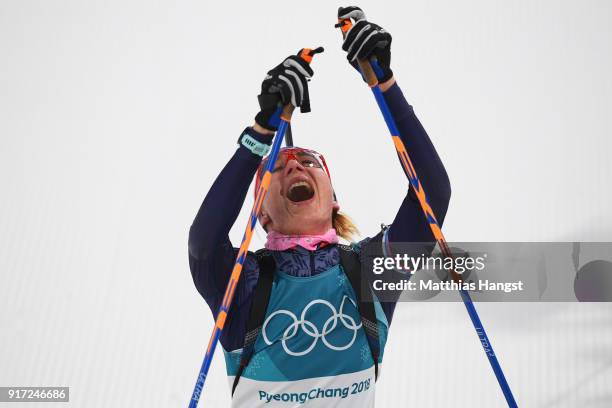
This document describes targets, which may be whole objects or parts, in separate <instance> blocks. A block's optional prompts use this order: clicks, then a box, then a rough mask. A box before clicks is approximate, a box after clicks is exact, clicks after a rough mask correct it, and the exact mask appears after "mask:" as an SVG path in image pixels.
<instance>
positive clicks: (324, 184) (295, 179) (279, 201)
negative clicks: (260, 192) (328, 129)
mask: <svg viewBox="0 0 612 408" xmlns="http://www.w3.org/2000/svg"><path fill="white" fill-rule="evenodd" d="M339 208H340V207H339V206H338V203H337V202H336V201H335V200H334V191H333V188H332V185H331V180H330V179H329V176H328V175H327V173H326V172H325V169H324V168H323V164H322V163H321V161H320V160H319V159H318V158H317V157H316V156H315V155H312V154H310V153H308V152H298V153H293V154H292V153H285V152H281V154H280V155H279V157H278V159H277V161H276V166H275V168H274V171H273V172H272V179H271V181H270V187H269V190H268V194H266V197H265V199H264V201H263V203H262V206H261V211H260V216H259V221H260V222H261V224H262V225H264V226H265V228H266V230H267V231H276V232H279V233H281V234H286V235H295V234H322V233H324V232H326V231H327V230H328V229H330V228H331V227H332V213H333V211H334V210H338V209H339Z"/></svg>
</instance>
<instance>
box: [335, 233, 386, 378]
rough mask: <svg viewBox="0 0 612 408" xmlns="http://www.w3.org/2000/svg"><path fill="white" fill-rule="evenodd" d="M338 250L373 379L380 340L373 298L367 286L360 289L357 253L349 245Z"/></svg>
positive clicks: (376, 368) (341, 246) (375, 373)
mask: <svg viewBox="0 0 612 408" xmlns="http://www.w3.org/2000/svg"><path fill="white" fill-rule="evenodd" d="M338 251H339V252H340V263H341V264H342V268H343V269H344V273H345V274H346V276H347V277H348V279H349V282H350V283H351V286H352V287H353V291H354V292H355V296H356V297H357V305H358V309H359V314H360V315H361V322H362V324H363V328H364V330H365V333H366V338H367V339H368V344H369V345H370V352H371V353H372V359H373V360H374V380H375V381H376V380H377V379H378V356H379V355H380V340H379V333H378V320H377V319H376V311H375V309H374V299H373V297H372V291H371V290H370V288H369V287H366V288H364V290H363V291H362V287H361V283H362V278H361V260H360V259H359V254H358V253H357V252H355V250H353V248H351V247H350V246H346V245H338Z"/></svg>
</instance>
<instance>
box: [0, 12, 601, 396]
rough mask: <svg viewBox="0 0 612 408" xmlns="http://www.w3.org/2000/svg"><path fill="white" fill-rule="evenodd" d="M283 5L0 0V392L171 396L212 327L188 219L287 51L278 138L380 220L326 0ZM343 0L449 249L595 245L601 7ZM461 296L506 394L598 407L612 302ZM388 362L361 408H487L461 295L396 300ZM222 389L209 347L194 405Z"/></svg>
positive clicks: (387, 200) (388, 168) (393, 192)
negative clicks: (377, 33) (428, 178)
mask: <svg viewBox="0 0 612 408" xmlns="http://www.w3.org/2000/svg"><path fill="white" fill-rule="evenodd" d="M289 4H290V3H287V2H281V1H268V2H265V3H262V2H244V3H240V4H239V3H236V2H204V1H190V0H187V1H178V2H159V1H137V0H124V1H117V0H110V1H91V0H88V1H76V0H56V1H34V0H20V1H16V0H13V1H11V0H0V197H1V199H0V386H41V385H46V386H70V387H71V406H75V407H108V406H112V407H128V406H130V407H134V406H138V407H141V406H143V407H144V406H146V407H177V406H186V405H187V403H188V400H189V398H190V395H191V391H192V388H193V385H194V382H195V379H196V375H197V372H198V370H199V367H200V364H201V359H202V356H203V353H204V349H205V347H206V344H207V342H208V336H209V333H210V331H211V327H212V325H213V321H212V318H211V316H210V312H209V310H208V307H207V306H206V304H205V303H204V301H203V300H202V299H201V298H200V297H199V295H198V293H197V292H196V290H195V288H194V286H193V283H192V281H191V276H190V273H189V267H188V263H187V233H188V228H189V226H190V224H191V221H192V219H193V217H194V215H195V212H196V210H197V208H198V207H199V205H200V203H201V200H202V198H203V197H204V195H205V193H206V191H207V189H208V187H209V186H210V185H211V183H212V182H213V180H214V178H215V176H216V174H217V173H218V171H219V170H220V169H221V168H222V166H223V165H224V163H225V162H226V161H227V160H228V158H229V157H230V156H231V154H232V152H233V151H234V149H235V141H236V139H237V137H238V135H239V134H240V132H241V131H242V129H243V128H244V127H245V126H246V125H249V124H251V123H252V117H253V116H254V114H255V113H256V111H257V103H256V95H257V93H258V91H259V84H260V82H261V80H262V79H263V76H264V75H265V72H266V71H267V70H268V69H269V68H271V67H273V66H274V65H276V64H277V63H278V62H279V61H280V60H281V59H282V58H284V57H285V56H286V55H288V54H290V53H294V52H296V51H297V50H298V49H299V48H302V47H316V46H319V45H324V46H325V47H326V53H325V54H323V55H322V56H320V57H317V58H316V60H315V62H314V64H313V67H314V69H315V77H314V80H313V82H311V98H312V108H313V112H312V113H311V114H308V115H299V114H296V117H295V120H294V136H295V138H296V140H297V141H298V143H299V144H303V145H308V146H309V147H313V148H316V149H318V150H320V151H322V152H324V153H325V155H326V158H327V161H328V163H329V165H330V170H331V172H332V176H333V179H334V185H335V188H336V191H337V193H338V197H339V198H340V200H341V204H342V205H343V208H344V210H345V211H346V212H347V213H349V214H350V215H351V216H352V217H353V218H354V219H355V220H356V221H357V223H358V225H359V227H360V228H361V230H362V231H363V232H364V233H365V235H371V234H374V233H375V232H376V231H377V230H378V228H379V224H380V223H381V222H390V221H391V220H392V219H393V216H394V214H395V211H396V209H397V207H398V205H399V204H400V202H401V199H402V198H403V195H404V189H405V187H406V181H405V178H404V176H403V173H402V171H401V168H400V165H399V163H398V162H397V160H396V157H395V153H394V149H393V146H392V143H391V142H390V141H389V140H388V137H387V132H386V128H385V125H384V122H383V120H382V118H381V117H380V115H379V113H378V111H377V108H376V106H375V103H374V101H373V99H372V97H371V94H370V92H369V91H368V90H367V88H366V87H365V85H364V84H362V83H361V82H360V80H359V79H358V77H357V75H356V74H355V73H354V72H352V68H350V67H349V66H348V64H346V62H345V61H344V55H343V53H342V51H341V50H340V34H339V32H338V31H337V30H335V29H334V28H333V24H334V23H335V13H336V9H337V7H338V5H339V4H334V3H330V2H327V1H314V2H309V3H307V4H303V5H302V4H300V5H298V4H294V3H291V4H292V5H291V6H289ZM360 5H361V6H362V7H363V8H364V10H365V11H366V14H367V15H368V17H369V18H370V19H371V20H372V21H374V22H377V23H379V24H380V25H382V26H383V27H385V28H386V29H387V30H388V31H390V32H391V33H392V34H393V36H394V40H393V64H392V66H393V69H394V71H395V73H396V77H397V79H398V82H399V84H400V85H401V87H402V89H403V91H404V93H405V95H406V96H407V98H408V100H409V101H410V102H411V103H412V104H413V105H414V107H415V110H416V112H417V114H418V116H419V118H420V119H421V121H422V122H423V124H424V125H425V127H426V129H427V130H428V132H429V134H430V136H431V138H432V139H433V141H434V143H435V145H436V147H437V149H438V152H439V153H440V156H441V157H442V159H443V161H444V163H445V165H446V167H447V170H448V173H449V175H450V177H451V182H452V187H453V197H452V201H451V205H450V210H449V212H448V215H447V221H446V223H445V226H444V230H445V234H446V236H447V237H448V239H449V240H451V241H578V240H582V241H588V240H601V241H610V240H612V215H610V208H611V207H612V194H610V190H609V179H610V176H611V175H612V164H611V163H610V160H609V152H610V149H611V147H612V142H611V141H610V136H611V134H610V133H611V132H610V131H611V129H612V123H611V121H612V116H611V115H610V108H611V107H612V80H611V76H610V72H612V54H611V53H610V50H611V49H612V3H610V2H608V1H604V0H587V1H581V2H578V1H568V0H564V1H552V0H542V1H537V2H532V1H527V0H520V1H514V2H507V1H501V0H494V1H490V0H489V1H485V0H469V1H463V2H455V1H451V0H437V1H425V0H416V1H411V2H399V1H398V2H384V3H382V2H374V1H362V2H361V3H360ZM251 197H252V195H249V200H248V201H247V203H246V204H245V207H244V211H243V212H242V214H241V216H240V218H239V219H238V221H237V223H236V225H235V228H234V229H233V230H232V234H231V238H232V239H233V241H234V242H236V243H238V242H239V241H240V238H241V237H242V234H243V230H244V225H245V223H246V219H247V216H248V211H249V210H250V207H251V204H252V201H251V200H252V198H251ZM262 242H263V232H262V230H259V233H258V235H257V236H256V237H255V238H254V240H253V243H252V248H258V247H261V245H262ZM477 308H478V310H479V312H480V315H481V319H482V321H483V323H484V325H485V327H486V329H487V331H488V334H489V336H490V338H491V340H492V342H493V346H494V347H495V350H496V352H497V354H498V356H499V358H500V361H501V364H502V367H503V369H504V371H505V373H506V376H507V378H508V379H509V382H510V384H511V386H512V389H513V390H514V393H515V396H516V398H517V401H518V402H519V404H520V405H521V406H525V407H576V406H581V407H604V406H610V405H611V404H612V391H611V388H610V384H612V324H611V323H612V305H610V304H577V303H573V304H571V303H556V304H550V303H549V304H543V303H542V304H478V305H477ZM385 357H386V358H385V363H384V367H383V372H382V377H381V380H380V382H379V383H378V386H377V400H378V406H381V407H387V406H402V407H404V406H419V407H446V406H471V407H492V406H504V401H503V397H502V394H501V392H500V391H499V389H498V387H497V384H496V381H495V378H494V376H493V374H492V372H491V369H490V367H489V365H488V362H487V359H486V358H485V356H484V355H483V352H482V349H481V347H480V344H479V342H478V340H477V338H476V336H475V334H474V332H473V328H472V326H471V324H470V322H469V320H468V317H467V315H466V313H465V310H464V307H463V305H462V304H461V303H453V304H448V303H444V304H442V303H440V304H436V303H432V304H428V303H423V304H403V305H400V306H399V307H398V308H397V311H396V314H395V319H394V322H393V326H392V329H391V332H390V341H389V343H388V346H387V351H386V356H385ZM228 401H229V391H228V387H227V381H226V378H225V369H224V362H223V358H222V353H220V350H218V352H217V354H216V356H215V360H214V363H213V366H212V368H211V375H210V377H209V379H208V381H207V384H206V388H205V392H204V397H203V400H202V402H201V406H208V407H210V406H214V407H219V406H227V405H228ZM27 405H28V404H24V406H27Z"/></svg>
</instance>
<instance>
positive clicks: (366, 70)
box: [357, 59, 378, 88]
mask: <svg viewBox="0 0 612 408" xmlns="http://www.w3.org/2000/svg"><path fill="white" fill-rule="evenodd" d="M357 63H358V64H359V69H360V70H361V73H362V74H363V79H365V81H366V83H367V84H368V86H369V87H370V88H374V87H375V86H376V85H378V78H376V73H375V72H374V68H372V64H370V61H368V60H365V59H360V60H357Z"/></svg>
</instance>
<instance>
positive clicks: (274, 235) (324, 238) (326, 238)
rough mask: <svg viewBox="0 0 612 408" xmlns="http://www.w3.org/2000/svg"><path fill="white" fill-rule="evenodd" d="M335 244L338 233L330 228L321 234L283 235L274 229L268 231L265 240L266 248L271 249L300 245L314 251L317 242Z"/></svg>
mask: <svg viewBox="0 0 612 408" xmlns="http://www.w3.org/2000/svg"><path fill="white" fill-rule="evenodd" d="M321 243H325V244H337V243H338V235H336V230H335V229H333V228H330V229H329V230H327V232H325V233H324V234H321V235H284V234H280V233H278V232H276V231H270V232H268V239H267V241H266V249H270V250H273V251H285V250H287V249H290V248H294V247H296V246H298V245H299V246H301V247H302V248H304V249H307V250H309V251H314V250H315V249H317V248H318V247H319V244H321Z"/></svg>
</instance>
